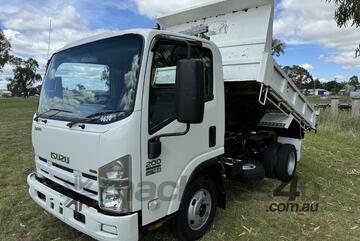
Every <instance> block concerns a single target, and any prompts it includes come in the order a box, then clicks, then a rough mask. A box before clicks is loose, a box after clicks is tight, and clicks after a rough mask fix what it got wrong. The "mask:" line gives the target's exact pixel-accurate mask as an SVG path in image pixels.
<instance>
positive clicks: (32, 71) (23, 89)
mask: <svg viewBox="0 0 360 241" xmlns="http://www.w3.org/2000/svg"><path fill="white" fill-rule="evenodd" d="M12 62H13V63H14V64H15V68H14V69H13V73H14V77H13V78H9V79H8V81H9V82H10V83H9V84H8V85H7V88H8V90H9V91H11V93H12V95H13V96H23V97H24V98H27V97H28V96H29V91H30V89H31V88H32V87H33V86H34V84H35V83H36V82H37V81H40V80H41V75H40V74H37V73H36V71H37V69H38V68H39V64H38V62H37V61H36V60H35V59H32V58H29V59H27V60H22V59H20V58H16V57H15V58H13V60H12Z"/></svg>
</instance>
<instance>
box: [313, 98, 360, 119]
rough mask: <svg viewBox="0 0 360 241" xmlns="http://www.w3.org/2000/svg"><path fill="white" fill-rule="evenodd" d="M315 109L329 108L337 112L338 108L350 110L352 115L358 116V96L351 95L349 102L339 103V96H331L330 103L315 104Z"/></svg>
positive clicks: (359, 108)
mask: <svg viewBox="0 0 360 241" xmlns="http://www.w3.org/2000/svg"><path fill="white" fill-rule="evenodd" d="M314 107H315V109H316V110H317V111H318V112H320V110H321V109H326V108H331V112H333V113H337V112H338V111H339V109H340V110H349V111H350V110H351V113H352V116H355V117H360V97H352V100H351V103H346V104H340V101H339V97H331V103H330V104H316V105H315V106H314Z"/></svg>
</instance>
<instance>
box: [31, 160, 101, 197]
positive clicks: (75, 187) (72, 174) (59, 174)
mask: <svg viewBox="0 0 360 241" xmlns="http://www.w3.org/2000/svg"><path fill="white" fill-rule="evenodd" d="M36 167H37V171H38V173H39V174H41V175H42V176H44V177H46V178H47V179H49V180H52V181H53V182H56V183H57V184H59V185H61V186H63V187H65V188H67V189H69V190H72V191H74V192H77V193H79V194H82V195H85V196H87V197H89V198H91V199H93V200H97V198H98V183H97V176H94V175H89V174H87V173H82V172H79V171H76V170H74V169H71V168H69V167H65V166H62V165H60V164H57V163H55V162H52V161H49V160H47V159H45V158H42V157H39V159H38V160H37V161H36Z"/></svg>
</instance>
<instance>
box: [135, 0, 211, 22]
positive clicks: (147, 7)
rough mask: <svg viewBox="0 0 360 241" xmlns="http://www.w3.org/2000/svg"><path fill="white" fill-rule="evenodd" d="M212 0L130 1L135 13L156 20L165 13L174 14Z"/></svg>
mask: <svg viewBox="0 0 360 241" xmlns="http://www.w3.org/2000/svg"><path fill="white" fill-rule="evenodd" d="M211 1H212V0H177V1H167V2H166V3H165V2H164V1H163V0H146V1H144V0H132V2H133V3H134V4H135V6H136V9H137V11H138V12H139V13H140V14H141V15H144V16H147V17H149V18H156V17H159V16H162V15H164V14H167V13H171V12H174V11H176V10H179V9H185V8H189V7H191V6H195V5H199V4H202V3H205V2H211Z"/></svg>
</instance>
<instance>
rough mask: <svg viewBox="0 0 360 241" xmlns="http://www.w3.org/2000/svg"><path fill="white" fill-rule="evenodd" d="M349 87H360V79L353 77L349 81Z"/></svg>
mask: <svg viewBox="0 0 360 241" xmlns="http://www.w3.org/2000/svg"><path fill="white" fill-rule="evenodd" d="M349 85H351V86H354V87H356V86H357V85H359V77H357V76H356V75H354V76H352V77H351V78H350V80H349Z"/></svg>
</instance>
